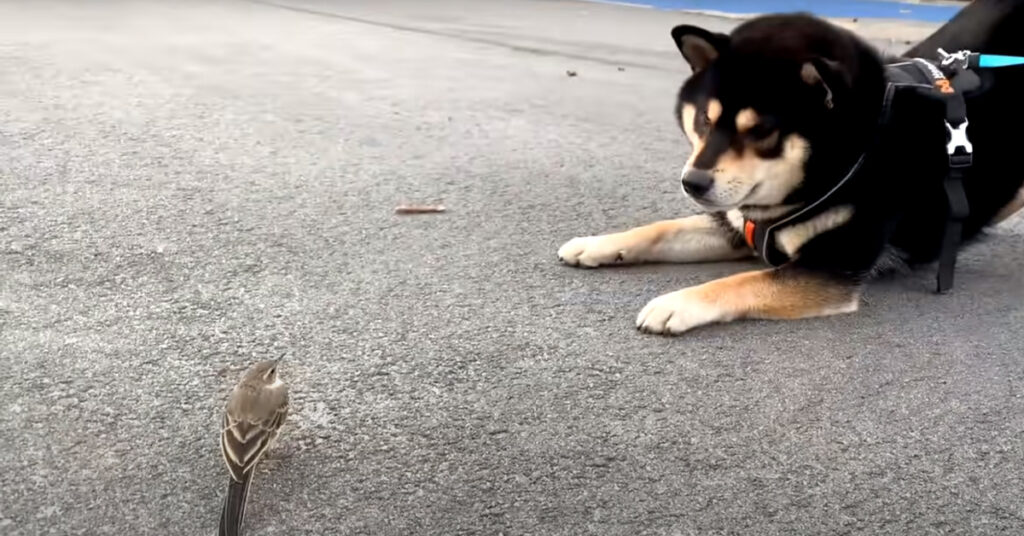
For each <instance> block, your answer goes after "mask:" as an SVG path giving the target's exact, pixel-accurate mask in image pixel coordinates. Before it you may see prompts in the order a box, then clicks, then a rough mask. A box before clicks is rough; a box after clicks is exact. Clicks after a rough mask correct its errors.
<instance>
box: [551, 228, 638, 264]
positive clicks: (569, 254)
mask: <svg viewBox="0 0 1024 536" xmlns="http://www.w3.org/2000/svg"><path fill="white" fill-rule="evenodd" d="M625 246H626V244H625V243H624V241H623V240H622V239H621V238H620V237H619V236H617V235H601V236H581V237H579V238H573V239H572V240H570V241H568V242H566V243H565V244H564V245H563V246H562V247H560V248H558V260H560V261H562V262H564V263H565V264H569V265H572V266H586V267H587V268H596V267H598V266H605V265H608V264H619V263H622V262H625V261H626V257H627V251H626V247H625Z"/></svg>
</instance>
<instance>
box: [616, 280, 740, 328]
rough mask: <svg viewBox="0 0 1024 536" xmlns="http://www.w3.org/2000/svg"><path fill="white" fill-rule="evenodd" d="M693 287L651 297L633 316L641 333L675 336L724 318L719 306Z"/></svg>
mask: <svg viewBox="0 0 1024 536" xmlns="http://www.w3.org/2000/svg"><path fill="white" fill-rule="evenodd" d="M701 294H702V293H701V292H700V291H698V290H697V289H696V288H693V287H691V288H685V289H683V290H677V291H675V292H670V293H668V294H663V295H661V296H658V297H657V298H654V299H653V300H651V301H650V302H649V303H648V304H647V306H646V307H644V308H643V310H642V311H640V314H639V315H638V316H637V317H636V329H638V330H640V331H642V332H644V333H662V334H666V335H678V334H680V333H683V332H684V331H688V330H690V329H693V328H695V327H697V326H703V325H705V324H710V323H712V322H718V321H721V320H725V318H724V315H723V314H722V312H721V311H720V310H719V308H718V307H717V306H716V305H715V304H714V303H713V302H711V301H710V300H707V299H705V298H704V297H702V296H701Z"/></svg>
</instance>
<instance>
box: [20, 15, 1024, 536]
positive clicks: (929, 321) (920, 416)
mask: <svg viewBox="0 0 1024 536" xmlns="http://www.w3.org/2000/svg"><path fill="white" fill-rule="evenodd" d="M683 21H689V22H691V23H693V22H696V23H699V24H705V25H708V26H710V27H712V28H716V29H722V30H725V29H728V28H729V27H730V26H731V25H733V24H735V21H730V20H725V19H714V18H709V17H703V16H696V15H687V14H684V13H673V12H663V11H655V10H645V9H637V8H631V7H624V6H617V5H603V4H593V3H583V2H575V1H560V0H547V1H542V0H502V1H498V0H495V1H492V2H486V3H484V2H473V1H471V0H438V1H433V2H420V1H414V0H387V1H378V2H358V1H355V0H351V1H342V0H334V1H327V0H324V1H316V0H272V1H266V2H247V1H241V0H224V1H216V2H205V1H198V0H184V1H180V2H173V3H172V2H156V1H140V2H127V1H124V2H122V1H111V2H72V1H70V0H42V1H39V2H15V1H7V2H2V3H0V385H2V388H0V444H2V445H3V447H4V448H3V456H0V534H3V535H5V536H8V535H10V536H14V535H18V536H36V535H47V534H59V535H65V534H83V535H105V534H139V535H149V534H154V535H177V534H182V535H196V534H202V535H206V534H212V533H213V532H214V529H215V527H216V521H217V516H218V514H219V510H220V500H221V497H222V494H223V491H224V484H225V483H226V479H227V473H226V471H225V470H224V468H223V467H222V464H221V460H220V453H219V450H218V445H217V439H216V434H217V432H218V425H219V423H218V419H219V413H220V410H221V408H222V407H223V403H224V399H225V397H226V395H227V392H228V390H229V388H230V386H231V385H232V384H233V382H234V381H236V380H237V378H238V376H239V374H240V373H241V371H242V370H243V369H244V368H245V367H246V366H247V365H248V364H249V363H251V362H253V361H255V360H258V359H264V358H268V357H276V356H278V355H281V354H285V355H286V356H287V357H286V361H285V362H284V365H283V366H282V371H281V374H282V377H283V379H284V380H285V381H287V382H289V384H290V385H291V386H292V393H293V395H292V396H293V409H292V414H291V416H290V418H289V421H288V423H287V424H286V425H285V429H284V431H283V432H282V436H281V439H280V441H279V444H278V447H277V448H276V449H275V451H274V452H273V454H272V457H271V459H269V460H267V462H266V463H265V465H264V466H263V467H262V468H261V469H260V471H259V474H258V475H257V477H256V481H255V485H254V487H253V490H252V493H251V494H250V507H249V512H248V518H247V525H248V527H249V529H250V530H249V532H248V534H251V535H298V534H311V535H350V534H351V535H364V534H365V535H470V534H473V535H476V534H480V535H499V534H500V535H505V536H513V535H577V534H580V535H584V534H593V535H613V536H614V535H623V536H625V535H629V536H635V535H689V534H702V535H703V534H758V535H762V534H764V535H772V534H786V535H792V534H902V535H911V534H1021V533H1024V499H1022V494H1021V490H1022V489H1024V474H1022V472H1021V467H1022V462H1024V447H1022V445H1024V360H1022V350H1024V337H1022V335H1021V330H1020V326H1021V323H1022V320H1024V314H1022V304H1024V285H1022V283H1024V271H1022V270H1021V266H1022V264H1024V247H1022V240H1021V235H1022V233H1024V224H1022V223H1021V221H1022V220H1021V219H1016V220H1012V221H1011V222H1009V223H1007V224H1006V225H1003V226H1002V227H1000V228H997V229H996V230H994V231H993V233H992V234H991V236H990V237H989V238H988V239H987V240H985V241H984V242H983V243H981V244H979V245H977V246H975V247H973V248H971V249H969V250H967V251H965V252H964V253H963V254H962V256H961V262H960V264H959V271H958V274H957V275H958V278H957V287H956V289H955V291H954V292H953V293H952V294H951V295H948V296H936V295H934V294H933V293H931V291H930V287H931V282H932V274H931V272H921V273H914V274H908V275H906V276H903V277H899V278H894V279H888V280H886V281H882V282H880V283H878V284H876V285H874V286H872V287H871V289H870V290H869V291H868V292H867V294H866V297H865V299H864V305H863V307H862V309H861V311H860V312H859V313H857V314H855V315H848V316H837V317H829V318H822V319H814V320H807V321H799V322H789V323H779V322H767V321H761V322H754V321H750V322H740V323H733V324H728V325H719V326H711V327H707V328H703V329H699V330H696V331H693V332H691V333H688V334H686V335H685V336H682V337H679V338H663V337H657V336H649V335H642V334H639V333H637V332H636V331H634V329H633V321H634V319H635V317H636V313H637V312H638V311H639V310H640V308H642V307H643V305H644V304H645V303H646V302H647V301H648V300H649V299H651V298H653V297H655V296H657V295H659V294H661V293H664V292H667V291H671V290H675V289H678V288H681V287H683V286H687V285H692V284H696V283H699V282H703V281H706V280H708V279H711V278H714V277H719V276H723V275H727V274H730V273H734V272H737V271H740V270H745V269H750V268H751V267H752V266H755V263H753V262H737V263H726V264H708V265H693V266H667V265H662V266H642V267H630V268H616V269H602V270H579V269H574V268H569V267H566V266H562V265H560V264H559V263H558V261H557V259H556V256H555V252H556V250H557V248H558V246H559V245H561V244H562V243H563V242H564V241H565V240H568V239H570V238H572V237H574V236H580V235H587V234H594V233H599V232H607V231H613V230H619V229H624V228H628V227H631V226H634V225H637V224H642V223H646V222H649V221H653V220H656V219H662V218H668V217H675V216H678V215H680V214H686V213H689V212H691V211H692V210H693V207H692V206H691V205H689V204H688V203H687V201H686V200H685V199H684V198H683V196H682V195H681V193H680V192H679V187H678V171H679V169H680V166H681V165H682V163H683V162H684V161H685V158H686V156H687V152H688V150H689V149H688V147H687V146H686V144H685V142H684V140H683V137H682V135H681V133H680V132H679V130H678V127H677V126H676V125H675V124H674V121H673V118H672V108H673V104H674V103H673V99H674V94H675V92H676V90H677V88H678V85H679V84H680V82H681V81H682V80H683V79H684V77H685V76H686V75H687V72H686V70H685V68H684V63H683V62H682V60H681V59H680V58H679V56H678V53H677V52H676V51H675V48H674V45H673V44H672V43H671V41H670V39H669V30H670V28H671V27H672V26H673V25H674V24H676V23H679V22H683ZM857 24H859V26H858V29H859V30H861V31H864V32H865V35H870V36H871V37H872V38H873V39H875V40H876V42H877V43H878V44H880V45H881V46H896V47H897V48H898V47H900V46H902V45H903V44H904V43H903V42H904V41H905V40H908V39H915V38H918V37H908V36H920V35H922V34H921V32H922V31H924V30H927V29H929V28H928V27H923V26H920V25H918V26H913V27H912V26H903V25H895V26H894V25H893V24H891V23H877V24H875V23H872V22H870V21H862V22H860V23H857ZM901 24H902V23H901ZM872 32H874V33H872ZM887 32H888V33H887ZM893 32H895V33H893ZM567 71H574V72H575V73H576V76H568V75H567ZM401 203H443V204H444V205H445V206H446V207H447V209H448V210H447V212H445V213H443V214H430V215H417V216H399V215H395V214H394V213H393V209H394V207H395V206H396V205H398V204H401Z"/></svg>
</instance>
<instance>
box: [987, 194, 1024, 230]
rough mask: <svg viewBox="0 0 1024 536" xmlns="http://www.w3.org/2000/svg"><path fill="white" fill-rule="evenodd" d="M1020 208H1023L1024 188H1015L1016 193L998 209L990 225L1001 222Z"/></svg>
mask: <svg viewBox="0 0 1024 536" xmlns="http://www.w3.org/2000/svg"><path fill="white" fill-rule="evenodd" d="M1022 208H1024V189H1020V190H1017V195H1016V196H1014V198H1013V201H1010V202H1009V203H1007V204H1006V206H1005V207H1003V208H1002V209H1000V210H999V212H998V213H997V214H996V217H995V218H993V219H992V225H996V224H998V223H1002V221H1003V220H1005V219H1006V218H1009V217H1010V216H1013V215H1014V214H1016V213H1017V211H1018V210H1020V209H1022Z"/></svg>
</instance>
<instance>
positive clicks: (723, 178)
mask: <svg viewBox="0 0 1024 536" xmlns="http://www.w3.org/2000/svg"><path fill="white" fill-rule="evenodd" d="M809 155H810V144H808V143H807V140H805V139H804V138H803V137H801V136H799V135H797V134H790V135H789V136H787V137H786V139H785V140H784V141H783V150H782V155H781V156H780V157H778V158H761V157H760V156H758V155H757V154H756V153H755V152H753V151H749V150H748V151H744V152H743V153H742V154H740V153H737V152H736V151H732V150H729V151H726V152H725V153H723V154H722V156H721V157H719V159H718V162H716V163H715V167H714V169H713V171H714V174H715V188H718V189H720V190H723V191H726V192H736V193H737V194H738V195H743V194H746V193H747V192H750V191H752V190H753V188H754V186H758V185H759V186H760V187H759V188H758V191H757V193H756V194H755V196H754V197H752V198H749V199H745V200H742V201H743V202H745V203H747V204H752V205H753V204H756V205H772V204H776V203H781V202H782V200H783V199H785V198H786V196H787V195H789V193H790V192H792V191H793V189H794V188H796V187H797V186H799V185H800V183H801V182H803V180H804V162H806V161H807V157H808V156H809ZM718 201H719V202H720V204H723V205H725V204H733V203H739V202H740V201H741V199H720V200H718Z"/></svg>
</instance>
